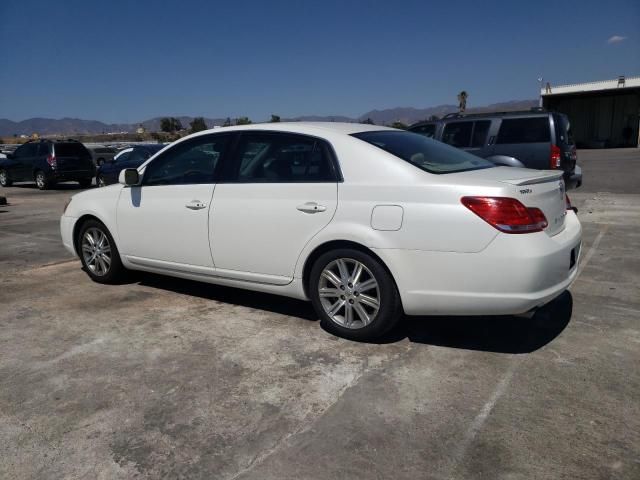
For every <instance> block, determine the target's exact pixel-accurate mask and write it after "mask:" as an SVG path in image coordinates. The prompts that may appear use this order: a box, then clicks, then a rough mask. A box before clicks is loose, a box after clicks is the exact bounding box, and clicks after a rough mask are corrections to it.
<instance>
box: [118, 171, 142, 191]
mask: <svg viewBox="0 0 640 480" xmlns="http://www.w3.org/2000/svg"><path fill="white" fill-rule="evenodd" d="M118 182H120V183H121V184H122V185H126V186H127V187H132V186H134V185H138V184H139V183H140V174H139V173H138V170H137V169H135V168H125V169H124V170H121V171H120V175H119V176H118Z"/></svg>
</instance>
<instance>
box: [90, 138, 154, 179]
mask: <svg viewBox="0 0 640 480" xmlns="http://www.w3.org/2000/svg"><path fill="white" fill-rule="evenodd" d="M164 147H166V145H164V144H159V143H149V144H140V145H135V146H134V147H130V148H125V149H124V150H122V151H121V152H120V153H118V154H117V155H116V156H115V157H114V158H113V159H111V160H109V161H107V162H106V163H104V164H103V165H101V166H99V167H98V171H97V172H96V184H97V185H98V187H106V186H107V185H111V184H112V183H118V175H119V174H120V171H121V170H124V169H125V168H138V167H139V166H140V165H142V164H143V163H144V162H145V161H146V160H147V159H148V158H149V157H151V155H153V154H154V153H156V152H159V151H160V150H162V149H163V148H164Z"/></svg>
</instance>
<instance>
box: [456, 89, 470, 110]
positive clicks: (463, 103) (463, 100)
mask: <svg viewBox="0 0 640 480" xmlns="http://www.w3.org/2000/svg"><path fill="white" fill-rule="evenodd" d="M468 97H469V94H468V93H467V92H465V91H464V90H463V91H461V92H460V93H459V94H458V109H459V111H460V113H464V111H465V110H466V109H467V98H468Z"/></svg>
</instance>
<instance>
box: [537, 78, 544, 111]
mask: <svg viewBox="0 0 640 480" xmlns="http://www.w3.org/2000/svg"><path fill="white" fill-rule="evenodd" d="M543 82H544V78H542V77H538V83H540V89H539V90H538V98H539V100H538V106H539V107H540V108H542V83H543Z"/></svg>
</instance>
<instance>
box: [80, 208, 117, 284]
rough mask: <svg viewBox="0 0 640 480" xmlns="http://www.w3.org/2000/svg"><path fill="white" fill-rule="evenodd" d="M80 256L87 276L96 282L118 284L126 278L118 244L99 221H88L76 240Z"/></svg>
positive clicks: (83, 225) (81, 228)
mask: <svg viewBox="0 0 640 480" xmlns="http://www.w3.org/2000/svg"><path fill="white" fill-rule="evenodd" d="M76 246H77V250H78V255H79V256H80V260H81V261H82V266H83V267H84V270H85V272H87V275H89V277H90V278H91V280H93V281H94V282H98V283H107V284H117V283H120V282H121V281H122V280H123V279H124V278H125V276H126V273H127V270H126V269H125V268H124V266H123V265H122V261H121V260H120V253H119V252H118V247H116V242H114V241H113V237H112V236H111V233H109V230H108V229H107V227H106V226H105V225H104V224H103V223H101V222H99V221H97V220H87V221H86V222H85V223H84V224H82V226H81V227H80V231H79V233H78V238H77V239H76Z"/></svg>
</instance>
